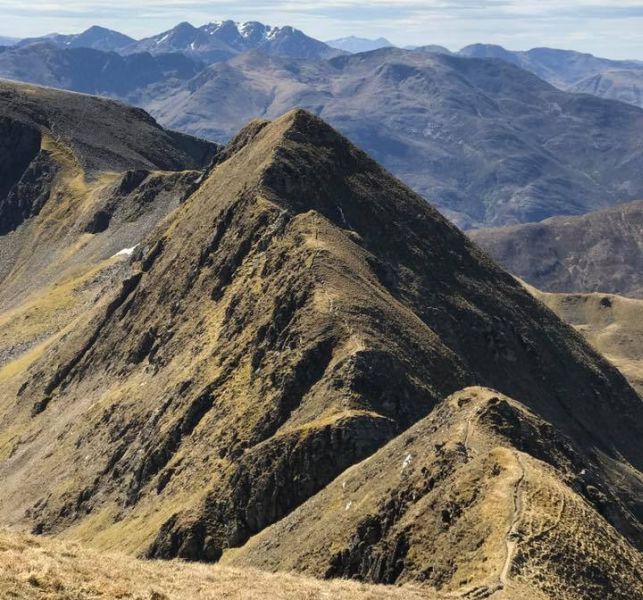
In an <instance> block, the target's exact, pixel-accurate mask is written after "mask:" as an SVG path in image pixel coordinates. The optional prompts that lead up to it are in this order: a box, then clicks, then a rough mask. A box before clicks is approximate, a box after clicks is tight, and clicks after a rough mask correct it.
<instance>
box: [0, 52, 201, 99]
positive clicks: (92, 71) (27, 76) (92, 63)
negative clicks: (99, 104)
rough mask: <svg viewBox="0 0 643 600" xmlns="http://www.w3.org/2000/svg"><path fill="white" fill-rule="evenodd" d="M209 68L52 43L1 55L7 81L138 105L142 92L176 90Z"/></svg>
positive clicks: (176, 58)
mask: <svg viewBox="0 0 643 600" xmlns="http://www.w3.org/2000/svg"><path fill="white" fill-rule="evenodd" d="M203 66H204V65H203V64H202V63H199V62H197V61H195V60H193V59H190V58H188V57H187V56H184V55H183V54H180V53H176V54H163V55H159V56H152V55H151V54H149V53H143V54H132V55H129V56H121V55H119V54H116V53H114V52H101V51H99V50H92V49H89V48H74V49H61V48H60V47H58V46H57V45H56V44H53V43H51V42H40V43H38V44H31V45H28V46H18V47H15V48H11V49H7V50H5V52H0V73H2V77H5V78H7V79H12V80H16V81H26V82H30V83H37V84H39V85H48V86H51V87H56V88H62V89H68V90H73V91H76V92H85V93H91V94H101V95H105V96H115V97H118V98H122V99H126V100H130V101H133V102H134V101H135V100H136V94H137V93H138V92H139V91H140V90H141V89H144V88H146V87H147V86H149V85H151V84H156V83H158V84H160V85H161V86H172V85H176V83H177V81H187V80H189V79H192V78H193V77H195V76H196V75H197V74H198V73H199V72H200V71H201V70H202V68H203ZM132 95H133V96H132Z"/></svg>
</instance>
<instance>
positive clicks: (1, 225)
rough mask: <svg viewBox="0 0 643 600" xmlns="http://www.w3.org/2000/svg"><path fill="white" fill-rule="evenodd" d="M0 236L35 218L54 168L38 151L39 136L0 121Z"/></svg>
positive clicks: (34, 131) (20, 125) (29, 129)
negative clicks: (0, 169) (0, 168)
mask: <svg viewBox="0 0 643 600" xmlns="http://www.w3.org/2000/svg"><path fill="white" fill-rule="evenodd" d="M0 140H1V141H0V163H1V164H2V171H1V172H0V235H3V234H5V233H7V232H9V231H12V230H13V229H15V228H16V227H17V226H18V225H20V224H21V223H22V222H23V221H24V220H25V219H28V218H29V217H32V216H35V215H37V214H38V213H39V212H40V209H41V208H42V206H43V205H44V203H45V202H46V201H47V198H48V196H49V191H50V186H51V183H52V180H53V178H54V175H55V173H56V165H55V163H54V162H53V161H52V160H51V159H50V157H49V156H48V154H47V153H46V152H41V150H40V146H41V140H42V137H41V134H40V132H39V131H38V130H37V129H36V128H34V127H29V126H27V125H25V124H23V123H20V122H19V121H14V120H11V119H8V118H0Z"/></svg>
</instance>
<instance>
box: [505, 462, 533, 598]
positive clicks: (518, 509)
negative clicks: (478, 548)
mask: <svg viewBox="0 0 643 600" xmlns="http://www.w3.org/2000/svg"><path fill="white" fill-rule="evenodd" d="M513 455H514V458H515V459H516V461H517V463H518V467H519V468H520V475H519V477H518V479H516V482H515V484H514V489H513V494H512V496H513V514H512V516H511V525H510V526H509V530H508V531H507V535H506V536H505V546H506V550H507V555H506V558H505V564H504V565H503V567H502V571H501V572H500V577H499V579H500V585H501V586H502V587H503V588H504V587H505V586H506V585H507V579H508V578H509V573H510V571H511V565H512V564H513V560H514V557H515V555H516V549H517V547H518V542H519V541H520V537H521V536H520V532H519V531H518V527H519V525H520V522H521V521H522V516H523V513H524V502H523V484H524V482H525V478H526V476H527V467H526V466H525V463H524V461H523V459H522V456H521V455H520V453H518V452H513Z"/></svg>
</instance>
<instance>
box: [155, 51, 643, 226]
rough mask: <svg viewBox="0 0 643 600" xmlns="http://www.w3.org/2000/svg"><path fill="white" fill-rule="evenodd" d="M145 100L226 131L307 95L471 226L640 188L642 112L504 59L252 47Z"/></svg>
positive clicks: (535, 215)
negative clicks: (309, 56)
mask: <svg viewBox="0 0 643 600" xmlns="http://www.w3.org/2000/svg"><path fill="white" fill-rule="evenodd" d="M152 96H153V97H152ZM145 106H146V107H147V108H148V109H149V110H151V112H152V113H153V114H154V115H155V116H156V117H158V118H159V119H160V121H161V122H162V123H164V124H165V125H168V126H171V127H174V128H179V129H181V130H184V131H187V132H190V133H192V134H196V135H201V136H206V137H210V138H212V139H219V140H224V139H227V138H229V137H230V135H232V133H233V131H234V128H235V127H236V126H237V124H241V123H242V122H243V121H244V120H247V119H250V118H252V117H253V116H256V115H264V116H266V117H268V118H270V117H272V116H276V115H278V114H281V113H282V112H284V111H285V110H287V109H288V108H290V107H292V106H302V107H305V108H307V109H309V110H311V111H313V112H315V113H316V114H318V115H320V116H322V117H324V118H325V119H327V120H328V121H329V122H331V123H332V124H333V125H335V126H336V127H337V128H339V129H340V130H341V131H342V132H343V133H345V134H346V135H347V136H348V137H349V138H351V139H352V140H353V141H355V142H356V143H358V144H360V145H361V146H362V147H364V148H366V149H367V151H368V152H369V153H370V154H371V155H372V156H373V157H374V158H376V159H377V160H379V161H381V162H382V163H383V164H384V165H385V166H386V167H387V168H389V169H390V170H391V171H393V172H394V173H395V174H396V175H398V176H400V177H401V178H402V179H403V180H404V181H406V182H407V183H408V184H410V185H411V187H413V188H414V189H415V190H416V191H419V192H420V193H421V194H422V195H423V196H424V197H425V198H427V199H428V200H429V201H431V202H433V203H435V204H436V205H437V206H438V207H440V209H442V210H443V211H445V212H447V214H449V215H450V216H451V217H452V218H453V219H455V220H456V222H458V223H459V224H460V225H463V226H471V225H480V224H485V223H487V224H491V223H494V224H508V223H519V222H528V221H539V220H542V219H544V218H546V217H549V216H552V215H556V214H580V213H584V212H588V211H589V210H592V209H596V208H601V207H605V206H609V205H610V204H613V203H617V202H622V201H626V200H631V199H634V198H637V197H638V196H640V195H641V193H643V170H642V169H643V148H641V146H640V143H639V139H640V137H639V136H640V132H643V111H641V110H640V109H636V108H634V107H631V106H627V105H624V104H620V103H613V102H607V101H604V100H600V99H598V98H594V97H592V96H585V95H576V94H569V93H566V92H562V91H560V90H557V89H555V88H553V87H551V86H550V85H549V84H547V83H545V82H543V81H542V80H540V79H538V78H536V77H535V76H534V75H532V74H530V73H528V72H526V71H524V70H522V69H520V68H518V67H515V66H514V65H511V64H508V63H505V62H501V61H490V60H478V59H467V58H462V57H456V56H447V55H441V54H432V53H418V52H410V51H404V50H399V49H393V48H389V49H381V50H377V51H375V52H370V53H366V54H357V55H351V56H346V57H340V58H337V59H333V60H330V61H323V62H322V61H317V62H310V61H303V62H302V61H292V60H286V59H283V58H278V57H266V56H263V55H259V54H244V55H242V56H239V57H237V58H235V59H233V60H231V61H228V62H225V63H218V64H215V65H212V66H211V67H209V68H208V69H206V70H205V71H203V72H202V73H201V74H199V75H198V76H197V77H196V78H194V79H193V80H192V81H190V82H189V83H187V84H186V85H185V86H179V87H177V88H175V89H168V90H164V91H163V93H161V94H158V93H156V92H154V93H152V94H151V96H150V101H149V103H147V104H145ZM579 149H581V151H579Z"/></svg>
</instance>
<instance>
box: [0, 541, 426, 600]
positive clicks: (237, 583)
mask: <svg viewBox="0 0 643 600" xmlns="http://www.w3.org/2000/svg"><path fill="white" fill-rule="evenodd" d="M0 598H2V599H3V600H9V599H21V600H22V599H24V600H31V599H36V598H37V599H39V600H40V599H45V598H46V599H47V600H54V599H56V600H58V599H60V600H63V599H64V600H81V599H82V600H85V599H94V598H101V599H103V600H106V599H111V598H123V599H128V598H131V599H136V600H175V599H176V600H185V599H187V598H189V599H190V600H197V599H199V600H200V599H204V600H206V599H208V600H209V599H213V600H214V599H215V598H216V599H217V600H219V599H228V598H229V599H239V600H241V599H243V600H254V599H257V600H258V599H259V598H261V599H266V598H270V599H271V600H291V599H292V600H295V599H296V600H317V599H329V600H330V599H332V600H367V599H368V600H403V599H404V600H413V599H416V598H417V599H419V598H427V596H426V594H422V593H421V592H420V591H418V590H415V589H411V588H408V587H404V588H393V587H376V586H369V585H364V584H360V583H355V582H349V581H321V580H316V579H309V578H304V577H297V576H294V575H288V574H271V573H264V572H261V571H256V570H251V569H233V568H226V567H219V566H211V565H203V564H195V563H182V562H178V561H168V562H159V561H143V560H137V559H135V558H132V557H130V556H126V555H122V554H102V553H99V552H96V551H94V550H91V549H88V548H84V547H81V546H79V545H78V544H75V543H71V542H61V541H54V540H50V539H46V538H36V537H33V536H28V535H23V534H15V533H9V532H5V531H2V532H0Z"/></svg>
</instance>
